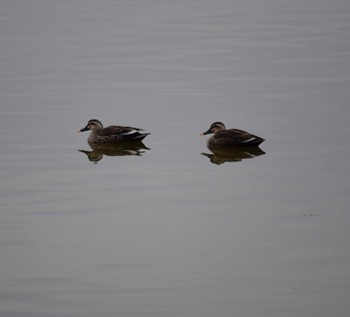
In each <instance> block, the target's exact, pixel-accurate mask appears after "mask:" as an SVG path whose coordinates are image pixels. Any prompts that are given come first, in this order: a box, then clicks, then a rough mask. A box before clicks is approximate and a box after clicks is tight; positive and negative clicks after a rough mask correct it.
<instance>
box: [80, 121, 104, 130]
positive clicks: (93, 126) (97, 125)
mask: <svg viewBox="0 0 350 317" xmlns="http://www.w3.org/2000/svg"><path fill="white" fill-rule="evenodd" d="M102 129H103V125H102V123H101V121H99V120H97V119H91V120H89V122H88V123H87V125H86V127H85V128H82V129H80V130H78V132H84V131H89V130H91V131H93V132H95V131H97V130H102Z"/></svg>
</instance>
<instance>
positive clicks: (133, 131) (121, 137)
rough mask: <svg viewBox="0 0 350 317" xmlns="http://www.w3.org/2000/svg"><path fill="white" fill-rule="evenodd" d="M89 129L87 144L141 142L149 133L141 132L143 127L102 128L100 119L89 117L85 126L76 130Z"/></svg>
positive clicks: (113, 126)
mask: <svg viewBox="0 0 350 317" xmlns="http://www.w3.org/2000/svg"><path fill="white" fill-rule="evenodd" d="M88 130H91V131H92V132H91V133H90V135H89V137H88V143H89V144H95V145H98V144H100V145H101V144H118V143H127V142H141V141H142V140H143V139H144V138H145V137H146V136H147V135H149V134H150V133H143V132H140V131H143V129H139V128H133V127H125V126H115V125H112V126H109V127H106V128H103V125H102V123H101V121H99V120H97V119H91V120H89V122H88V123H87V125H86V127H85V128H82V129H81V130H78V132H84V131H88Z"/></svg>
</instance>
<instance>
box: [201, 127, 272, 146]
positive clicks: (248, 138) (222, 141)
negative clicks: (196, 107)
mask: <svg viewBox="0 0 350 317" xmlns="http://www.w3.org/2000/svg"><path fill="white" fill-rule="evenodd" d="M210 133H214V135H213V136H212V137H211V138H209V140H208V141H207V145H208V147H235V146H258V145H259V144H260V143H262V142H264V141H265V140H264V139H263V138H260V137H258V136H256V135H253V134H250V133H249V132H246V131H243V130H239V129H227V130H226V127H225V125H224V124H223V123H222V122H219V121H217V122H214V123H213V124H212V125H211V126H210V128H209V129H208V131H205V132H203V133H201V135H206V134H210Z"/></svg>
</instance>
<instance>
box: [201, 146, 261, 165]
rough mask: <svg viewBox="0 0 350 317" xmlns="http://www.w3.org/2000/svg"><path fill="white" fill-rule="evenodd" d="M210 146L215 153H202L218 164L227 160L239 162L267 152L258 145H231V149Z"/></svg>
mask: <svg viewBox="0 0 350 317" xmlns="http://www.w3.org/2000/svg"><path fill="white" fill-rule="evenodd" d="M208 148H209V150H211V151H212V152H213V154H208V153H202V155H204V156H206V157H208V158H209V159H210V162H212V163H213V164H217V165H220V164H223V163H225V162H239V161H242V160H245V159H248V158H253V157H256V156H259V155H264V154H265V152H264V151H263V150H262V149H260V148H259V147H258V146H245V147H231V148H229V149H227V148H221V149H218V148H213V147H210V146H208Z"/></svg>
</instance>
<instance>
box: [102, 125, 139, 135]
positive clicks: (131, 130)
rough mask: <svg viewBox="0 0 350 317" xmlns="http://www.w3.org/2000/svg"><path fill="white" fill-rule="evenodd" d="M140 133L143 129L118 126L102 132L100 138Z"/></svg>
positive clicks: (112, 126) (107, 128)
mask: <svg viewBox="0 0 350 317" xmlns="http://www.w3.org/2000/svg"><path fill="white" fill-rule="evenodd" d="M139 131H143V129H139V128H133V127H126V126H118V125H111V126H109V127H106V128H104V129H103V130H102V131H100V133H99V136H113V135H120V134H133V133H136V132H139Z"/></svg>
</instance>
